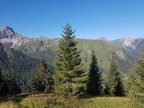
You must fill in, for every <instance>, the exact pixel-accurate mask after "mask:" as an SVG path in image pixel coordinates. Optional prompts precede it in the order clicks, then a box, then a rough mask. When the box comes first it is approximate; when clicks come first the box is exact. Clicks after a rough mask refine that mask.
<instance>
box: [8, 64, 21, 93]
mask: <svg viewBox="0 0 144 108" xmlns="http://www.w3.org/2000/svg"><path fill="white" fill-rule="evenodd" d="M6 80H7V85H8V88H9V94H19V93H21V92H22V91H21V87H20V85H19V83H18V79H17V74H16V69H15V66H14V64H12V63H10V65H9V67H8V72H7V74H6Z"/></svg>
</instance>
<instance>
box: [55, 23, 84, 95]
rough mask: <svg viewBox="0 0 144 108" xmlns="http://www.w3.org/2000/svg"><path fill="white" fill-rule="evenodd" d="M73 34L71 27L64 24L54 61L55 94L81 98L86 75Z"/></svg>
mask: <svg viewBox="0 0 144 108" xmlns="http://www.w3.org/2000/svg"><path fill="white" fill-rule="evenodd" d="M73 34H74V31H73V30H72V28H71V26H70V25H69V24H66V26H65V27H64V31H63V35H62V37H63V39H61V40H60V43H59V50H58V53H57V57H56V61H55V70H56V75H55V92H56V93H57V94H62V95H75V96H81V95H83V94H84V93H85V90H86V74H85V72H84V71H83V70H82V64H81V57H80V51H78V49H77V47H76V45H77V42H76V41H75V40H74V38H75V36H74V35H73Z"/></svg>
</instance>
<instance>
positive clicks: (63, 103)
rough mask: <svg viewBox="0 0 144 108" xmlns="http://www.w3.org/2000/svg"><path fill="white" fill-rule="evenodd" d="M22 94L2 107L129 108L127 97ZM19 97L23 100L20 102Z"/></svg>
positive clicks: (1, 106) (4, 103)
mask: <svg viewBox="0 0 144 108" xmlns="http://www.w3.org/2000/svg"><path fill="white" fill-rule="evenodd" d="M21 97H22V96H21V95H20V96H17V97H12V98H9V99H8V101H5V102H1V103H0V108H129V104H130V99H129V98H125V97H93V98H86V99H75V98H65V97H63V96H58V95H54V94H34V95H29V96H28V97H25V98H22V100H21ZM18 98H19V99H20V100H21V101H19V102H18Z"/></svg>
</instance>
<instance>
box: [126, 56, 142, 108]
mask: <svg viewBox="0 0 144 108" xmlns="http://www.w3.org/2000/svg"><path fill="white" fill-rule="evenodd" d="M129 94H130V97H132V98H134V99H135V100H136V102H137V103H135V106H136V107H142V108H143V107H144V105H143V103H144V54H143V55H142V56H141V58H139V59H138V61H137V63H136V65H135V69H134V71H133V72H132V73H131V74H130V77H129Z"/></svg>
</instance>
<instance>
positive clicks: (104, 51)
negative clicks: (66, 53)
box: [0, 27, 133, 73]
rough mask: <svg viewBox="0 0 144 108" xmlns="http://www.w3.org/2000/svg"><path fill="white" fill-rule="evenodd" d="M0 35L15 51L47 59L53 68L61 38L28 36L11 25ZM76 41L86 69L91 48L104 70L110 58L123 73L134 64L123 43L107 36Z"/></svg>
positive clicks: (39, 58)
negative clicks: (115, 41) (108, 38)
mask: <svg viewBox="0 0 144 108" xmlns="http://www.w3.org/2000/svg"><path fill="white" fill-rule="evenodd" d="M0 37H1V38H0V42H1V43H2V44H3V45H4V46H5V47H9V48H14V50H15V51H18V52H22V54H24V55H26V56H29V57H31V58H35V59H37V60H41V59H45V60H46V61H47V63H48V64H49V65H50V67H51V69H52V70H53V63H54V58H55V56H56V52H57V51H58V50H57V49H58V44H59V40H60V39H50V38H46V37H44V36H42V37H40V38H26V37H24V36H22V35H19V34H17V33H16V32H14V30H13V29H12V28H10V27H5V28H3V29H2V30H0ZM76 41H78V46H77V47H78V49H79V50H81V56H82V59H83V63H84V65H85V66H84V67H85V68H86V69H88V67H89V63H90V51H91V49H94V50H96V55H97V58H98V62H99V66H100V68H101V70H102V71H106V70H108V68H109V63H110V60H112V59H115V60H116V61H117V63H118V66H119V69H120V70H121V71H122V72H123V73H127V72H128V70H129V69H130V68H131V66H132V63H133V57H131V56H130V55H129V52H128V51H127V50H124V49H123V47H121V48H120V47H119V46H120V45H121V43H119V42H117V43H118V44H120V45H118V46H116V45H113V43H114V41H113V42H110V41H108V40H107V39H105V38H99V39H98V40H88V39H76ZM110 43H111V44H110ZM10 56H12V55H10ZM27 62H29V61H27Z"/></svg>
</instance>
